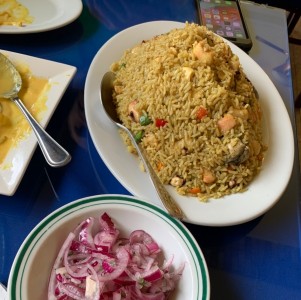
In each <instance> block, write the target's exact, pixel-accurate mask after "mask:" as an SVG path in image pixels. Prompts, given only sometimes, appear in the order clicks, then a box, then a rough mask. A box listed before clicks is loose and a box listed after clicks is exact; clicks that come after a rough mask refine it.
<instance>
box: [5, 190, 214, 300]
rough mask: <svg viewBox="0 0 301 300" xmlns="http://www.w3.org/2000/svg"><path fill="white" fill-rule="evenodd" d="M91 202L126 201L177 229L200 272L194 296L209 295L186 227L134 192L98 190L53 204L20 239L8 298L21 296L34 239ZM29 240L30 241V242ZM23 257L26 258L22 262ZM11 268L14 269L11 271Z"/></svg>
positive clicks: (200, 257) (202, 266) (199, 254)
mask: <svg viewBox="0 0 301 300" xmlns="http://www.w3.org/2000/svg"><path fill="white" fill-rule="evenodd" d="M93 204H94V205H95V206H100V205H101V204H104V205H116V206H118V205H119V206H120V205H121V206H123V205H130V206H132V207H135V209H138V210H140V209H143V210H147V211H150V212H151V213H152V214H154V215H155V216H156V217H158V218H161V219H163V221H164V222H165V223H166V224H167V226H170V227H171V228H173V230H175V232H177V233H178V235H179V237H180V239H181V240H183V242H184V243H185V245H186V247H187V250H189V253H190V256H191V258H192V259H193V260H194V261H195V265H196V266H197V267H199V268H197V267H196V270H197V276H196V277H197V278H199V276H201V280H202V290H201V291H200V289H199V286H198V292H197V294H198V295H201V298H198V299H202V300H209V299H210V288H211V286H210V277H209V271H208V267H207V263H206V260H205V257H204V254H203V252H202V250H201V248H200V246H199V244H198V242H197V241H196V239H195V238H194V236H193V235H192V233H191V232H190V231H189V229H188V228H187V227H186V226H185V225H184V224H183V223H182V222H180V221H179V220H177V219H175V218H173V217H171V216H170V215H169V214H168V213H167V212H165V211H164V210H163V209H162V208H160V207H159V206H156V205H154V204H152V203H148V202H145V201H143V200H141V199H139V198H137V197H135V196H129V195H119V194H102V195H94V196H88V197H84V198H80V199H77V200H74V201H72V202H69V203H67V204H65V205H63V206H61V207H59V208H57V209H56V210H54V211H53V212H51V213H50V214H49V215H47V216H46V217H45V218H43V219H42V220H41V221H40V222H39V223H38V224H37V225H36V226H35V227H34V228H33V229H32V230H31V231H30V233H29V234H28V235H27V237H26V238H25V239H24V241H23V242H22V244H21V246H20V247H19V249H18V252H17V254H16V256H15V258H14V261H13V264H12V267H11V271H10V274H9V279H8V288H7V292H8V296H9V297H12V299H22V294H21V290H20V289H21V287H22V280H23V276H24V268H25V266H26V262H27V261H28V259H29V257H30V254H31V252H32V251H33V249H34V247H35V245H36V243H38V241H39V239H40V238H42V237H43V235H44V234H47V230H48V229H49V228H51V227H52V226H55V222H56V221H57V220H59V219H60V217H61V218H63V217H64V216H65V215H66V214H67V213H68V214H73V213H76V212H77V211H78V210H80V209H83V208H87V207H90V206H93ZM33 242H34V244H32V243H33ZM24 258H26V259H25V260H26V262H25V263H24ZM23 265H24V266H23ZM15 270H17V272H14V271H15ZM20 270H21V274H20ZM199 273H200V274H199ZM20 276H21V278H20ZM18 289H19V294H20V295H21V296H19V295H18Z"/></svg>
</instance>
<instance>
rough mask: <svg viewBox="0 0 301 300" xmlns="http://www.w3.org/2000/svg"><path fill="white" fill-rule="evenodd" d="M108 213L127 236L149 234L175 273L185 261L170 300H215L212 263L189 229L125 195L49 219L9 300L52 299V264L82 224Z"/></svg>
mask: <svg viewBox="0 0 301 300" xmlns="http://www.w3.org/2000/svg"><path fill="white" fill-rule="evenodd" d="M104 212H107V213H108V214H109V215H110V217H111V218H112V219H113V221H114V223H115V224H116V226H117V227H118V229H119V230H120V232H121V236H128V235H129V233H130V232H132V231H134V230H137V229H141V230H145V231H146V232H147V233H149V234H150V235H151V236H152V237H153V238H154V240H155V241H156V242H157V243H158V245H159V246H160V248H161V249H162V251H163V254H164V257H165V258H166V259H168V258H170V257H173V263H172V264H173V266H174V267H175V268H177V267H179V266H180V265H181V264H182V263H183V262H185V268H184V271H183V274H182V277H181V278H180V280H179V283H178V285H177V288H176V291H175V292H174V293H173V294H172V297H170V300H184V299H185V300H209V297H210V281H209V275H208V270H207V266H206V262H205V259H204V256H203V254H202V252H201V249H200V248H199V246H198V243H197V242H196V240H195V239H194V237H193V236H192V235H191V233H190V232H189V231H188V230H187V228H186V227H185V226H184V225H183V224H182V223H181V222H179V221H177V220H176V219H174V218H171V217H170V216H169V215H168V214H167V213H165V212H164V211H163V210H161V209H160V208H159V207H157V206H154V205H152V204H148V203H145V202H144V201H140V200H139V199H136V198H133V197H126V196H120V195H102V196H93V197H89V198H83V199H80V200H77V201H74V202H71V203H69V204H67V205H65V206H63V207H61V208H59V209H57V210H56V211H54V212H53V213H51V214H50V215H49V216H47V217H46V218H44V219H43V220H42V221H41V222H40V223H39V224H38V225H37V226H36V227H35V228H34V229H33V230H32V231H31V233H30V234H29V235H28V236H27V238H26V239H25V241H24V242H23V243H22V245H21V247H20V249H19V251H18V253H17V255H16V257H15V260H14V262H13V265H12V268H11V271H10V275H9V280H8V288H7V292H8V296H9V299H13V300H21V299H30V300H40V299H46V298H47V289H48V281H49V276H50V273H51V269H52V265H53V262H54V260H55V258H56V257H57V255H58V252H59V250H60V248H61V246H62V244H63V242H64V240H65V239H66V238H67V236H68V234H69V233H70V232H71V231H72V230H74V229H75V227H76V226H77V225H78V224H79V222H81V221H84V220H85V219H86V218H88V217H96V218H97V217H99V216H100V215H101V214H102V213H104ZM41 266H42V267H41ZM37 275H38V276H37Z"/></svg>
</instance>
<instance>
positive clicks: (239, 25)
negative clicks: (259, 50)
mask: <svg viewBox="0 0 301 300" xmlns="http://www.w3.org/2000/svg"><path fill="white" fill-rule="evenodd" d="M196 4H197V9H198V14H199V19H200V24H202V25H205V26H206V27H207V28H208V29H209V30H211V31H213V32H214V33H216V34H218V35H220V36H222V37H224V38H226V39H227V40H229V41H231V42H232V43H234V44H235V45H237V46H238V47H240V48H241V49H243V50H244V51H246V52H248V51H249V50H250V49H251V48H252V40H251V37H250V35H249V32H248V29H247V26H246V24H245V21H244V18H243V14H242V12H241V9H240V6H239V0H196Z"/></svg>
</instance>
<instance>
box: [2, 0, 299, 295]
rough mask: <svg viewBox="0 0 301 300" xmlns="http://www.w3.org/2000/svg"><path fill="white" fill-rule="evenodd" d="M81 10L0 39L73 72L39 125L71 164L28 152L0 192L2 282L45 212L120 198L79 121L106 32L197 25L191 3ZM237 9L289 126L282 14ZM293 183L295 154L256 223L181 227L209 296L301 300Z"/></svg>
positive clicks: (133, 1)
mask: <svg viewBox="0 0 301 300" xmlns="http://www.w3.org/2000/svg"><path fill="white" fill-rule="evenodd" d="M83 4H84V8H83V11H82V14H81V16H80V17H79V18H78V19H77V20H76V21H74V22H73V23H71V24H70V25H67V26H65V27H63V28H60V29H56V30H53V31H49V32H46V33H35V34H26V35H4V34H2V35H0V49H4V50H9V51H14V52H19V53H23V54H28V55H32V56H37V57H40V58H45V59H49V60H54V61H58V62H62V63H66V64H70V65H73V66H76V67H77V69H78V71H77V73H76V75H75V77H74V79H73V81H72V83H71V84H70V86H69V88H68V89H67V91H66V93H65V95H64V96H63V98H62V100H61V102H60V104H59V106H58V108H57V110H56V111H55V114H54V116H53V118H52V120H51V122H50V123H49V125H48V128H47V130H48V131H49V133H50V134H51V135H52V136H54V137H55V138H56V139H57V140H58V141H59V142H60V143H61V144H63V145H64V146H65V147H66V148H67V149H68V151H70V152H71V155H72V157H73V159H72V161H71V163H70V164H69V165H67V166H66V167H64V168H61V169H53V168H51V167H49V166H48V165H47V164H46V163H45V161H44V159H43V156H42V154H41V153H40V151H39V150H37V151H36V152H35V154H34V156H33V158H32V161H31V163H30V165H29V167H28V169H27V171H26V173H25V176H24V178H23V180H22V182H21V184H20V186H19V188H18V190H17V192H16V193H15V195H14V196H12V197H7V196H0V281H1V282H3V283H4V284H7V280H8V276H9V271H10V267H11V265H12V262H13V259H14V257H15V254H16V253H17V250H18V248H19V246H20V245H21V243H22V241H23V240H24V238H25V237H26V235H27V234H28V233H29V232H30V231H31V229H32V228H33V227H34V226H35V225H36V224H37V223H38V222H39V221H41V220H42V219H43V218H44V217H45V216H46V215H47V214H49V213H50V212H52V211H53V210H54V209H56V208H58V207H60V206H62V205H64V204H66V203H68V202H70V201H72V200H75V199H79V198H82V197H86V196H90V195H95V194H107V193H114V194H129V193H128V192H127V191H126V190H125V189H124V188H123V187H122V186H121V185H120V184H119V182H118V181H117V180H116V179H115V178H114V177H113V175H112V174H111V173H110V171H109V170H108V169H107V167H106V166H105V165H104V163H103V162H102V160H101V158H100V157H99V155H98V153H97V152H96V149H95V147H94V145H93V142H92V140H91V138H90V136H89V132H88V129H87V126H86V123H85V113H84V109H83V106H84V105H83V103H84V97H83V91H84V84H85V78H86V74H87V71H88V68H89V66H90V63H91V61H92V59H93V57H94V55H95V54H96V52H97V51H98V50H99V48H100V47H101V46H102V45H103V44H104V43H105V42H106V41H107V40H108V39H109V38H110V37H111V36H113V35H114V34H115V33H117V32H119V31H120V30H122V29H125V28H127V27H129V26H132V25H134V24H138V23H141V22H145V21H151V20H163V19H164V20H174V21H182V22H184V21H195V22H196V21H197V20H198V19H197V18H198V17H197V12H196V8H195V3H194V1H193V0H164V1H162V0H144V1H141V0H115V1H106V0H84V1H83ZM242 9H243V13H244V15H245V18H246V22H247V24H248V27H249V30H250V33H251V37H252V40H253V48H252V50H251V51H250V53H249V54H250V56H251V57H252V58H253V59H254V60H255V61H256V62H258V63H259V64H260V65H261V67H262V68H263V69H264V70H265V71H266V73H267V74H268V75H269V76H270V78H271V80H272V81H273V82H274V84H275V85H276V87H277V89H278V90H279V92H280V94H281V96H282V98H283V101H284V102H285V105H286V107H287V110H288V112H289V115H290V117H291V120H292V123H293V127H294V124H295V121H294V101H293V93H292V80H291V72H290V60H289V46H288V36H287V28H286V15H285V11H283V10H280V9H275V8H270V7H266V6H259V5H255V4H253V3H250V2H243V3H242ZM294 130H295V127H294ZM296 153H298V151H297V146H296ZM285 154H286V149H285V145H283V155H285ZM299 185H300V172H299V164H298V159H297V155H296V158H295V163H294V169H293V173H292V177H291V180H290V182H289V185H288V187H287V189H286V191H285V193H284V194H283V196H282V197H281V199H280V201H279V202H278V203H277V204H276V205H275V206H274V207H273V208H272V209H271V210H270V211H269V212H267V213H266V214H265V215H263V216H262V217H260V218H258V219H256V220H253V221H251V222H248V223H246V224H242V225H237V226H231V227H225V228H211V227H205V226H196V225H191V224H187V227H188V228H189V229H190V230H191V232H192V233H193V235H194V236H195V238H196V239H197V241H198V243H199V245H200V247H201V249H202V250H203V253H204V256H205V258H206V261H207V264H208V268H209V273H210V280H211V295H212V297H211V299H301V258H300V224H299V222H300V207H299V204H300V187H299Z"/></svg>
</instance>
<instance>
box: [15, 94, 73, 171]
mask: <svg viewBox="0 0 301 300" xmlns="http://www.w3.org/2000/svg"><path fill="white" fill-rule="evenodd" d="M12 100H13V101H14V102H15V103H16V105H17V106H18V107H19V109H20V110H21V111H22V112H23V114H24V116H25V117H26V119H27V121H28V122H29V124H30V126H31V127H32V130H33V131H34V133H35V135H36V137H37V140H38V143H39V145H40V148H41V150H42V153H43V155H44V157H45V159H46V161H47V163H48V164H49V165H50V166H52V167H61V166H64V165H66V164H67V163H68V162H69V161H70V160H71V156H70V154H69V153H68V152H67V151H66V150H65V149H64V148H63V147H62V146H60V145H59V144H58V143H57V142H56V141H55V140H54V139H53V138H52V137H51V136H50V135H49V134H48V133H47V132H46V131H45V130H44V128H43V127H41V125H40V124H39V123H38V122H37V121H36V120H35V119H34V118H33V116H32V115H31V114H30V112H29V111H28V110H27V108H26V107H25V105H24V104H23V102H22V101H21V100H20V99H19V98H18V97H14V98H12Z"/></svg>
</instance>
